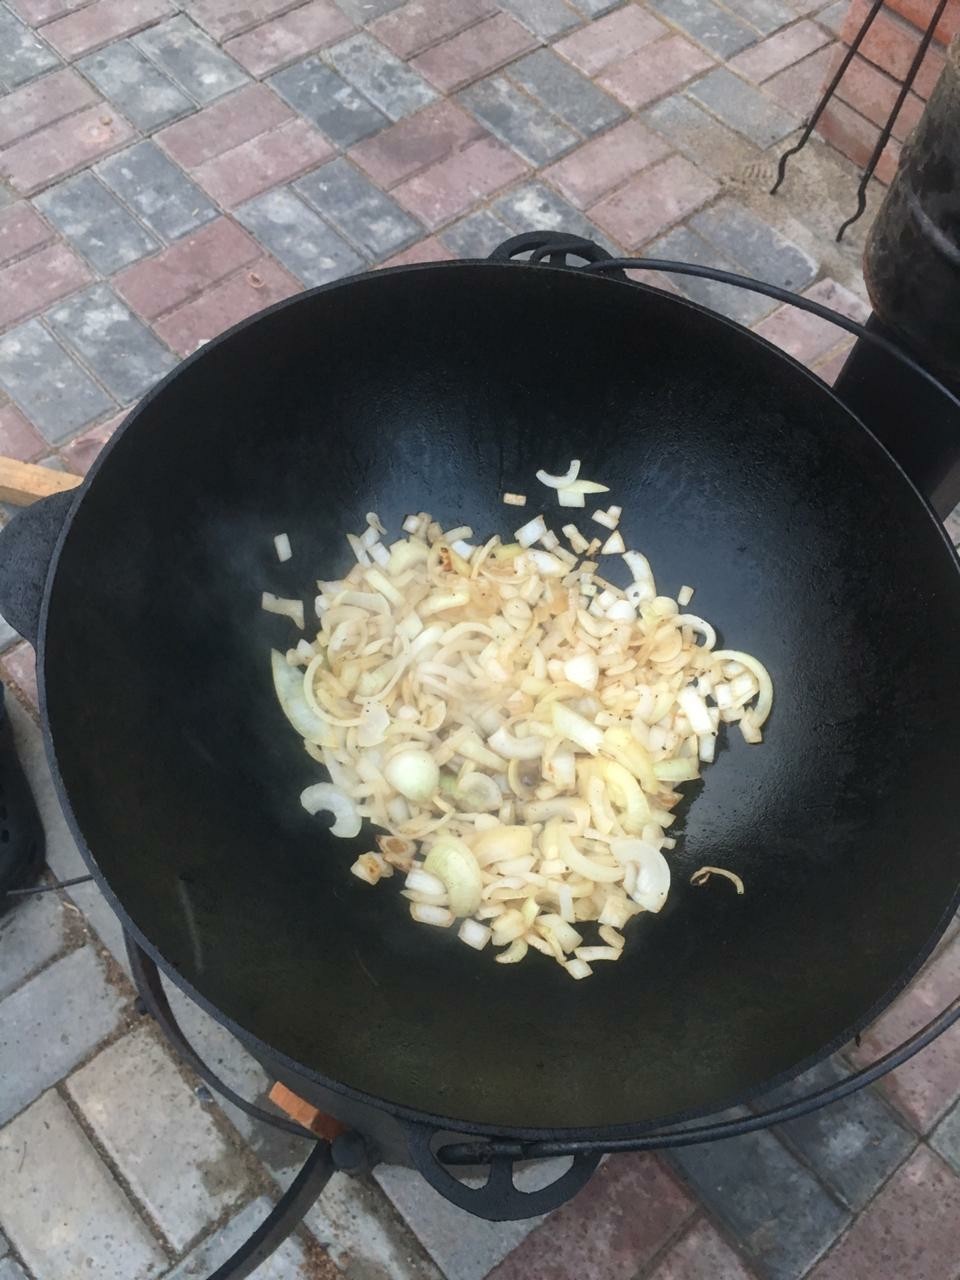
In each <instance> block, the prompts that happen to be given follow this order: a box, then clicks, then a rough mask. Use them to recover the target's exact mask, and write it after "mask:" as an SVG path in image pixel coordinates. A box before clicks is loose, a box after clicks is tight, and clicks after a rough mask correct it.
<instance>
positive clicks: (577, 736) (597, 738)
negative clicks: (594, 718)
mask: <svg viewBox="0 0 960 1280" xmlns="http://www.w3.org/2000/svg"><path fill="white" fill-rule="evenodd" d="M553 727H554V729H556V731H557V733H559V734H560V735H561V737H564V738H569V740H570V741H571V742H573V743H575V744H576V745H577V746H578V747H583V749H584V751H589V753H590V754H591V755H592V756H595V755H596V754H597V752H598V751H599V750H600V747H601V746H602V745H603V730H602V729H601V728H599V727H598V726H597V725H595V724H591V723H590V721H589V720H587V719H585V718H584V717H583V716H582V715H580V714H579V713H578V712H576V711H573V710H571V708H570V707H567V706H564V704H563V703H562V702H555V703H554V704H553Z"/></svg>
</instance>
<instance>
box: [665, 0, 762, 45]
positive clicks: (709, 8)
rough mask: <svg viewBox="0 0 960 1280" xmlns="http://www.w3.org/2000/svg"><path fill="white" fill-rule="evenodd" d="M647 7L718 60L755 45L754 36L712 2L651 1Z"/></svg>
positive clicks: (748, 29)
mask: <svg viewBox="0 0 960 1280" xmlns="http://www.w3.org/2000/svg"><path fill="white" fill-rule="evenodd" d="M650 7H651V8H652V9H655V10H656V12H657V13H662V14H663V16H664V17H665V18H667V19H669V21H670V22H672V23H673V24H674V25H675V26H678V27H681V28H682V29H683V30H684V31H686V32H687V33H688V34H689V35H691V36H693V38H694V40H696V41H698V42H699V43H700V44H702V45H703V46H704V48H706V49H709V50H710V52H711V53H715V54H717V56H718V57H720V58H732V57H733V55H734V54H735V53H739V52H740V50H741V49H746V48H747V47H748V46H749V45H751V44H754V43H756V40H757V38H758V37H757V33H756V31H754V29H753V28H752V27H750V26H748V25H747V23H745V22H741V21H740V19H739V18H737V17H734V15H733V14H731V13H728V12H727V11H726V10H725V9H721V8H720V6H719V5H716V4H713V2H712V0H651V3H650Z"/></svg>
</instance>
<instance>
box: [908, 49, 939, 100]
mask: <svg viewBox="0 0 960 1280" xmlns="http://www.w3.org/2000/svg"><path fill="white" fill-rule="evenodd" d="M945 66H946V59H945V58H944V56H943V54H942V53H941V52H940V50H939V49H936V48H931V49H930V50H928V52H927V56H926V57H925V58H924V60H923V63H922V65H921V67H920V70H919V71H918V72H917V78H916V80H914V82H913V87H914V89H915V90H916V92H917V95H918V96H919V97H921V98H922V99H923V100H924V102H926V101H927V99H928V98H929V97H930V95H931V93H933V88H934V85H935V84H936V83H937V81H938V80H939V79H940V73H941V72H942V71H943V68H944V67H945Z"/></svg>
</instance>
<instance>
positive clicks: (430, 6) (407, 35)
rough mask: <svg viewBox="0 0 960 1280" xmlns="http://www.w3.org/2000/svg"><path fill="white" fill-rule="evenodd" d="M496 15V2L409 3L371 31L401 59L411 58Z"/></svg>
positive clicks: (412, 0) (446, 0) (422, 0)
mask: <svg viewBox="0 0 960 1280" xmlns="http://www.w3.org/2000/svg"><path fill="white" fill-rule="evenodd" d="M496 12H497V4H496V2H495V0H408V3H407V4H405V5H403V7H402V8H400V9H395V10H394V11H393V13H388V14H385V15H384V16H383V17H382V18H378V19H377V20H376V22H374V23H372V24H371V27H370V30H371V31H372V32H373V34H374V35H375V36H376V37H377V39H378V40H381V41H382V42H383V43H384V44H385V45H386V46H387V48H388V49H392V50H393V52H394V53H395V54H397V56H398V57H400V58H411V57H413V55H414V54H415V53H420V52H421V50H423V49H425V48H426V47H427V45H430V44H436V43H438V42H439V41H440V40H446V39H447V38H448V37H449V36H453V35H456V34H457V33H458V32H460V31H462V30H463V29H464V28H465V27H469V26H470V25H471V24H472V23H474V22H479V21H480V20H481V19H482V18H489V17H490V16H491V14H494V13H496Z"/></svg>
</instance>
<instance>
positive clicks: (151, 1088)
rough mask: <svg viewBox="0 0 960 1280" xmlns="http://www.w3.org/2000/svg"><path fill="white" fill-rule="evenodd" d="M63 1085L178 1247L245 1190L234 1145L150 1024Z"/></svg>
mask: <svg viewBox="0 0 960 1280" xmlns="http://www.w3.org/2000/svg"><path fill="white" fill-rule="evenodd" d="M67 1089H68V1090H69V1093H70V1096H71V1097H72V1098H73V1100H74V1101H75V1102H76V1104H77V1106H78V1107H79V1108H80V1111H81V1112H82V1113H83V1115H84V1116H85V1117H86V1119H87V1121H88V1122H89V1124H90V1126H91V1128H92V1129H93V1132H94V1133H95V1134H96V1136H97V1138H98V1140H99V1141H100V1142H101V1143H102V1144H103V1148H104V1150H105V1151H106V1152H107V1154H108V1156H109V1157H110V1158H111V1160H113V1162H114V1163H115V1165H116V1167H117V1168H118V1169H119V1170H120V1173H121V1174H122V1175H123V1177H124V1178H125V1179H126V1180H127V1183H128V1184H129V1186H130V1189H131V1190H132V1191H133V1193H134V1195H135V1196H136V1197H137V1199H138V1200H139V1201H140V1203H141V1204H143V1205H144V1206H145V1207H146V1208H147V1210H148V1211H149V1213H150V1216H151V1218H152V1219H153V1221H154V1222H155V1223H156V1224H157V1226H159V1228H160V1230H161V1231H162V1232H163V1234H164V1236H165V1237H166V1238H167V1240H168V1241H169V1243H170V1244H171V1245H172V1246H173V1248H174V1249H176V1250H177V1251H178V1252H180V1251H181V1250H183V1249H185V1248H186V1247H187V1245H188V1244H190V1242H191V1241H192V1240H193V1239H194V1238H195V1237H196V1236H198V1235H199V1234H200V1233H201V1232H202V1231H204V1230H206V1229H207V1228H208V1227H209V1226H210V1224H211V1223H212V1222H213V1221H214V1220H215V1219H216V1218H218V1217H219V1216H220V1214H221V1213H222V1212H223V1211H224V1210H225V1209H228V1208H230V1207H231V1206H232V1205H234V1204H236V1203H237V1201H238V1199H239V1198H240V1196H241V1195H242V1194H243V1193H244V1191H246V1190H247V1188H248V1176H247V1174H246V1172H245V1170H244V1167H243V1163H242V1161H241V1159H240V1156H239V1153H238V1151H237V1150H235V1149H234V1148H232V1147H230V1146H229V1145H228V1143H227V1142H226V1140H225V1138H224V1137H223V1135H222V1134H221V1132H220V1130H219V1129H218V1128H217V1126H216V1125H215V1124H214V1122H213V1120H212V1118H211V1116H210V1114H209V1112H207V1111H206V1110H205V1109H204V1108H203V1106H201V1104H200V1102H199V1101H198V1100H197V1098H196V1096H195V1094H194V1092H193V1090H192V1089H191V1088H190V1086H189V1084H187V1082H186V1080H185V1079H184V1078H183V1076H182V1075H181V1074H180V1070H179V1069H178V1067H177V1065H176V1064H175V1062H174V1060H173V1058H172V1057H171V1056H170V1053H169V1052H168V1051H167V1050H166V1048H164V1047H163V1045H161V1043H160V1041H159V1040H158V1038H157V1036H156V1034H155V1033H154V1032H153V1030H152V1029H151V1028H150V1027H148V1026H141V1027H139V1028H138V1029H137V1030H135V1031H133V1032H131V1033H130V1034H129V1035H126V1036H124V1037H123V1038H122V1039H121V1040H118V1041H116V1043H114V1044H112V1045H110V1046H109V1047H108V1048H106V1049H104V1050H103V1051H102V1052H101V1053H99V1054H97V1056H96V1057H95V1058H94V1059H93V1060H92V1061H91V1062H89V1063H87V1065H86V1066H85V1067H83V1068H82V1069H81V1070H80V1071H77V1072H75V1073H74V1074H73V1075H72V1076H71V1077H70V1079H69V1080H68V1081H67ZM145 1101H147V1105H144V1104H145Z"/></svg>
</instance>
